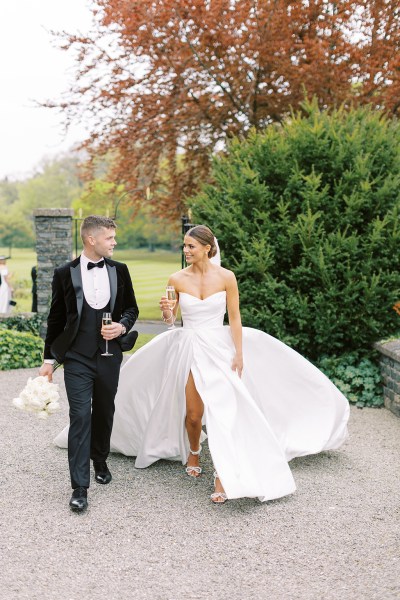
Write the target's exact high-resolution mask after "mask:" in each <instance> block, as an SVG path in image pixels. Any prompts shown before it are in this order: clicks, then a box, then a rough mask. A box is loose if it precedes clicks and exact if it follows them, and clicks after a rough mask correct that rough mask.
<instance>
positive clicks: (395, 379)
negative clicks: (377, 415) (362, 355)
mask: <svg viewBox="0 0 400 600" xmlns="http://www.w3.org/2000/svg"><path fill="white" fill-rule="evenodd" d="M375 348H376V349H377V350H378V351H379V352H380V365H381V372H382V379H383V396H384V400H385V406H386V408H388V409H389V410H391V411H392V412H393V413H394V414H395V415H396V416H398V417H400V340H394V341H392V342H386V343H384V342H379V343H378V344H375Z"/></svg>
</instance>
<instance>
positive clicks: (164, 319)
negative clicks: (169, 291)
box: [162, 308, 175, 325]
mask: <svg viewBox="0 0 400 600" xmlns="http://www.w3.org/2000/svg"><path fill="white" fill-rule="evenodd" d="M167 310H169V312H170V313H171V314H170V316H169V317H167V318H165V317H164V311H162V320H163V321H164V323H167V324H168V325H171V323H173V322H174V321H175V319H174V313H173V312H172V310H171V309H170V308H167ZM170 319H172V321H171V322H170Z"/></svg>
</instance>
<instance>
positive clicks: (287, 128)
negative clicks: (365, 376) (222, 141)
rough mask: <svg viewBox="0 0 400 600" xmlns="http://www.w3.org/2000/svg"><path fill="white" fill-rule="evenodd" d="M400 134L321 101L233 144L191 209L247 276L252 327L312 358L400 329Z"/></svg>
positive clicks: (245, 295)
mask: <svg viewBox="0 0 400 600" xmlns="http://www.w3.org/2000/svg"><path fill="white" fill-rule="evenodd" d="M399 190H400V126H399V123H398V122H397V121H391V120H389V119H387V118H386V117H385V116H384V115H382V113H380V112H374V111H373V110H371V109H369V108H360V109H353V110H350V111H346V110H344V109H342V108H341V109H337V110H333V111H331V112H326V111H325V112H324V111H320V110H319V109H318V105H317V102H316V101H312V102H307V103H305V104H304V106H303V113H302V114H297V115H292V117H291V118H290V119H288V120H287V121H286V122H285V123H284V124H283V125H282V126H275V125H271V126H269V127H267V129H266V130H265V131H264V132H262V133H257V132H255V131H253V132H251V133H250V134H249V136H248V137H247V138H246V139H234V140H233V141H232V142H231V143H230V145H229V148H228V151H227V153H226V154H224V155H222V156H219V157H217V158H216V159H215V160H214V166H213V183H212V184H210V185H207V186H205V188H204V189H203V191H202V192H201V193H200V194H199V195H197V196H196V197H195V198H193V199H192V200H191V201H190V205H191V207H192V210H193V220H194V222H196V223H205V224H208V225H209V226H210V227H211V229H212V230H213V231H214V232H215V234H216V236H217V237H218V240H219V243H220V246H221V250H222V256H223V264H224V266H226V267H227V268H230V269H232V270H233V271H234V272H235V273H236V276H237V278H238V283H239V289H240V296H241V312H242V318H243V323H244V324H245V325H248V326H252V327H256V328H259V329H262V330H264V331H267V332H268V333H270V334H272V335H274V336H276V337H278V338H279V339H281V340H283V341H284V342H286V343H287V344H289V345H290V346H292V347H294V348H296V349H297V350H298V351H300V352H301V353H302V354H304V355H305V356H307V357H309V358H310V359H313V360H316V359H318V358H320V357H322V356H323V355H328V356H339V355H342V354H343V353H344V352H348V351H353V350H356V351H358V352H368V351H369V349H370V347H371V344H372V343H373V342H374V341H376V340H378V339H380V338H382V337H384V336H387V335H389V334H390V333H391V332H393V331H395V330H397V322H396V319H398V315H396V313H395V311H394V310H393V309H392V306H393V304H394V303H395V301H396V300H399V298H400V261H399V257H400V252H399V248H400V229H399V225H398V214H399V206H400V202H399Z"/></svg>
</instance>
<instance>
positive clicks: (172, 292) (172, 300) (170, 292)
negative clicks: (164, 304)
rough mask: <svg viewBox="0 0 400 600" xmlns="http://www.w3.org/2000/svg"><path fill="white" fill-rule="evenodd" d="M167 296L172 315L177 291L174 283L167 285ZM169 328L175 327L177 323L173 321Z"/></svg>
mask: <svg viewBox="0 0 400 600" xmlns="http://www.w3.org/2000/svg"><path fill="white" fill-rule="evenodd" d="M165 293H166V296H167V300H168V302H169V307H170V309H171V315H172V314H173V310H174V307H175V304H176V292H175V288H174V286H173V285H167V288H166V290H165ZM168 329H175V323H174V322H172V324H171V325H170V326H169V327H168Z"/></svg>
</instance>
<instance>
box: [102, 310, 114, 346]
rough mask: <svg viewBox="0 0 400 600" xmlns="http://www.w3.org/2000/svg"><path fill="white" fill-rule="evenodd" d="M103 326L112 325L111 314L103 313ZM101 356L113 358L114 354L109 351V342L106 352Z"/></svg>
mask: <svg viewBox="0 0 400 600" xmlns="http://www.w3.org/2000/svg"><path fill="white" fill-rule="evenodd" d="M102 324H103V325H112V317H111V313H109V312H103V318H102ZM101 356H112V354H111V353H110V352H109V351H108V340H106V351H105V352H103V353H102V355H101Z"/></svg>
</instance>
